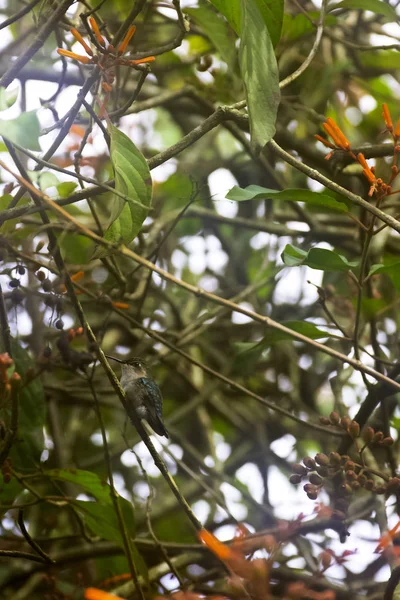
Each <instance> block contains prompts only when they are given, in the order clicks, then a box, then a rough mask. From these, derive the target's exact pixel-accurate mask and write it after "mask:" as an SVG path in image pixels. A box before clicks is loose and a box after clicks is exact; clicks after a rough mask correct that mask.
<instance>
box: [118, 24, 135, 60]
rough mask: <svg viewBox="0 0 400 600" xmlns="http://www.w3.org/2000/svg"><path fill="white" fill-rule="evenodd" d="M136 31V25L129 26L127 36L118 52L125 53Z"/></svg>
mask: <svg viewBox="0 0 400 600" xmlns="http://www.w3.org/2000/svg"><path fill="white" fill-rule="evenodd" d="M135 31H136V26H135V25H131V27H129V29H128V32H127V34H126V36H125V37H124V39H123V40H122V42H121V44H120V45H119V46H118V53H119V54H124V52H125V50H126V49H127V47H128V44H129V42H130V40H131V38H132V36H133V34H134V33H135Z"/></svg>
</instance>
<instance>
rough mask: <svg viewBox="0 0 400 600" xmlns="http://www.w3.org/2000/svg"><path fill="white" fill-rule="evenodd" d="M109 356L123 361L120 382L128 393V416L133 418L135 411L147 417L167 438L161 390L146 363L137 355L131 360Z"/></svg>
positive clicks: (152, 425)
mask: <svg viewBox="0 0 400 600" xmlns="http://www.w3.org/2000/svg"><path fill="white" fill-rule="evenodd" d="M106 356H107V355H106ZM107 358H110V359H112V360H115V361H117V362H119V363H121V366H122V375H121V379H120V384H121V387H122V388H123V390H124V392H125V394H126V403H127V410H128V416H129V417H130V418H131V420H132V412H133V411H134V412H135V413H136V416H137V417H138V418H139V419H145V420H146V421H147V422H148V424H149V425H150V426H151V428H152V429H154V431H155V432H156V433H158V435H165V437H166V438H167V437H168V432H167V430H166V429H165V426H164V422H163V417H162V395H161V391H160V388H159V387H158V385H157V384H156V382H155V381H154V379H153V378H152V377H151V376H150V374H149V370H148V367H147V365H146V363H145V362H144V361H143V360H142V359H141V358H137V357H134V358H130V359H129V360H121V359H119V358H115V357H114V356H107ZM131 411H132V412H131Z"/></svg>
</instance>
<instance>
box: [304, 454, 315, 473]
mask: <svg viewBox="0 0 400 600" xmlns="http://www.w3.org/2000/svg"><path fill="white" fill-rule="evenodd" d="M303 463H304V464H305V466H306V467H307V469H311V470H313V471H314V470H315V467H316V466H317V465H316V462H315V460H314V459H313V458H311V456H306V457H305V458H303Z"/></svg>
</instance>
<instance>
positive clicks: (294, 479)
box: [289, 473, 302, 485]
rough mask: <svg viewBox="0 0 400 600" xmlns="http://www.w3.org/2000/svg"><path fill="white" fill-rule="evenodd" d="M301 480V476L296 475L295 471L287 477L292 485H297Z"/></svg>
mask: <svg viewBox="0 0 400 600" xmlns="http://www.w3.org/2000/svg"><path fill="white" fill-rule="evenodd" d="M301 480H302V476H301V475H298V474H297V473H293V475H291V476H290V477H289V481H290V483H293V485H298V484H299V483H301Z"/></svg>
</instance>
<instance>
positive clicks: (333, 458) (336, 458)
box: [329, 452, 341, 467]
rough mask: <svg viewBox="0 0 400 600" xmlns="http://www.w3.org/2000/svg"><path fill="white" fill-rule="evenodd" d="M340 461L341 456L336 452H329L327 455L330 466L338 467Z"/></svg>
mask: <svg viewBox="0 0 400 600" xmlns="http://www.w3.org/2000/svg"><path fill="white" fill-rule="evenodd" d="M340 459H341V456H340V454H339V453H338V452H331V453H330V454H329V462H330V463H331V465H333V466H334V467H336V466H339V465H340Z"/></svg>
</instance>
